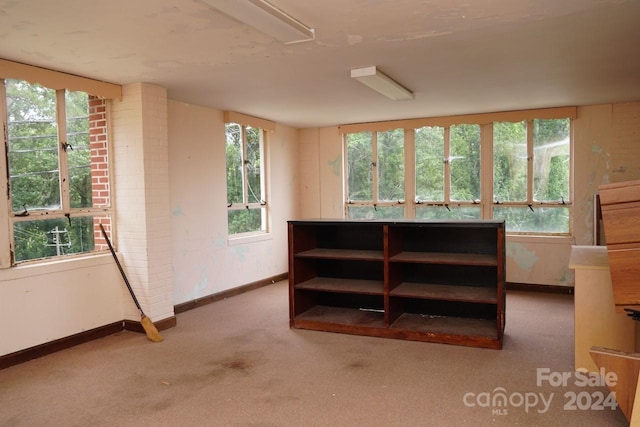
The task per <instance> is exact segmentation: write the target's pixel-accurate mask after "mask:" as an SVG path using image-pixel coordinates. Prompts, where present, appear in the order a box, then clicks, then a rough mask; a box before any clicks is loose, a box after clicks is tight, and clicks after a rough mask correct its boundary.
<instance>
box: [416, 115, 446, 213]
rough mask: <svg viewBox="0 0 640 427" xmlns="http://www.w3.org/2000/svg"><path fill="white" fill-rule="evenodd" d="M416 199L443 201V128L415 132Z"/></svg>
mask: <svg viewBox="0 0 640 427" xmlns="http://www.w3.org/2000/svg"><path fill="white" fill-rule="evenodd" d="M415 147H416V199H418V200H428V201H443V200H444V162H443V159H444V128H441V127H430V126H427V127H422V128H420V129H416V131H415Z"/></svg>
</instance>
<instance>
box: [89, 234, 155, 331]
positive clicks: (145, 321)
mask: <svg viewBox="0 0 640 427" xmlns="http://www.w3.org/2000/svg"><path fill="white" fill-rule="evenodd" d="M100 230H102V235H103V236H104V240H106V241H107V245H109V250H110V251H111V255H113V259H115V260H116V264H117V265H118V270H120V274H122V278H123V279H124V283H126V285H127V289H129V293H130V294H131V297H132V298H133V302H135V303H136V307H138V311H139V312H140V323H141V324H142V327H143V328H144V332H145V333H146V334H147V338H149V339H150V340H151V341H153V342H160V341H162V340H163V339H164V338H162V335H160V333H159V332H158V329H157V328H156V325H154V324H153V322H152V321H151V319H149V318H148V317H147V316H146V315H145V314H144V312H143V311H142V307H140V303H139V302H138V298H136V294H134V293H133V289H131V285H130V284H129V280H128V279H127V275H126V274H124V270H123V269H122V266H121V265H120V261H119V260H118V256H117V255H116V251H114V250H113V246H111V241H110V240H109V237H108V236H107V233H106V232H105V231H104V227H103V226H102V224H100Z"/></svg>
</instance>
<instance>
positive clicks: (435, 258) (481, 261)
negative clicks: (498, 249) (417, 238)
mask: <svg viewBox="0 0 640 427" xmlns="http://www.w3.org/2000/svg"><path fill="white" fill-rule="evenodd" d="M389 261H390V262H406V263H417V264H453V265H481V266H496V265H498V260H497V257H496V256H495V255H493V254H467V253H445V252H400V253H399V254H397V255H394V256H392V257H390V258H389Z"/></svg>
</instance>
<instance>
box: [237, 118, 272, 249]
mask: <svg viewBox="0 0 640 427" xmlns="http://www.w3.org/2000/svg"><path fill="white" fill-rule="evenodd" d="M229 124H235V125H238V126H240V129H241V144H242V150H241V151H242V158H243V159H244V158H246V153H247V140H246V128H247V127H250V128H254V129H258V130H259V135H260V192H261V196H262V197H261V200H260V201H259V202H251V203H250V202H249V194H248V189H247V181H248V179H247V165H246V163H245V162H244V161H243V160H241V163H242V191H243V195H242V198H243V200H242V203H241V204H234V203H230V202H229V201H228V199H227V219H228V218H229V212H231V211H234V210H235V211H240V210H243V209H260V215H261V229H260V230H255V231H247V232H240V233H233V234H232V233H231V231H230V230H229V223H228V222H227V233H228V243H229V244H230V245H233V244H239V243H240V242H242V243H244V242H252V241H255V240H256V239H258V240H261V239H262V237H261V236H269V235H270V233H271V223H270V221H271V212H270V211H271V208H270V205H269V203H268V200H269V182H268V180H269V170H268V168H269V166H268V165H269V159H268V152H269V149H268V146H269V134H270V133H272V132H275V123H274V122H271V121H268V120H265V119H261V118H258V117H253V116H249V115H246V114H242V113H237V112H233V111H225V112H224V135H225V137H224V142H225V147H226V144H227V140H226V128H227V125H229ZM225 171H226V166H225ZM225 180H226V178H225ZM227 185H228V184H227Z"/></svg>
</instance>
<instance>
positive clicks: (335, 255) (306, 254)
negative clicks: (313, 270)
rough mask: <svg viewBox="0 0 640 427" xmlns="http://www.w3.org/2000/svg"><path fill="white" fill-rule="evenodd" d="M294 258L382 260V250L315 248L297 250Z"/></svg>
mask: <svg viewBox="0 0 640 427" xmlns="http://www.w3.org/2000/svg"><path fill="white" fill-rule="evenodd" d="M295 257H296V258H320V259H345V260H356V261H383V260H384V253H383V252H382V251H372V250H364V249H333V248H315V249H310V250H308V251H303V252H298V253H297V254H295Z"/></svg>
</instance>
